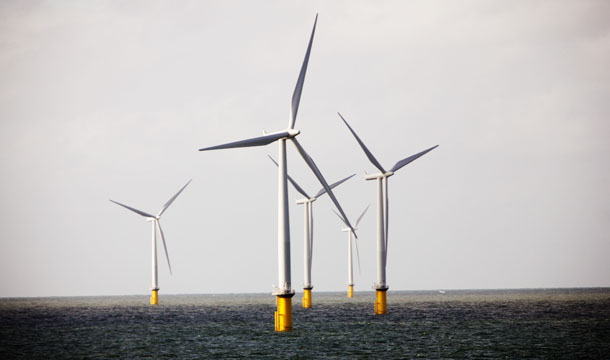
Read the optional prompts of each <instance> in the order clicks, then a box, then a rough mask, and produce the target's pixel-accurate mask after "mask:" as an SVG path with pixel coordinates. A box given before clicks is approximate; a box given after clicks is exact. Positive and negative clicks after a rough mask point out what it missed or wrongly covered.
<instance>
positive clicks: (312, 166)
mask: <svg viewBox="0 0 610 360" xmlns="http://www.w3.org/2000/svg"><path fill="white" fill-rule="evenodd" d="M291 140H292V142H293V143H294V146H296V148H297V150H298V151H299V154H301V157H303V160H305V162H306V163H307V165H308V166H309V168H310V169H311V170H312V171H313V173H314V175H315V176H316V177H317V178H318V181H320V183H321V184H322V186H323V187H324V189H326V192H327V193H328V196H330V198H331V199H332V201H333V203H335V206H336V207H337V210H339V213H340V214H341V215H343V218H344V219H345V221H346V222H347V226H348V227H349V228H350V229H352V232H353V233H354V236H355V237H356V238H358V235H356V232H355V231H354V228H353V227H352V225H351V224H350V223H349V220H348V219H347V216H345V213H344V212H343V209H342V208H341V205H339V201H337V198H336V197H335V194H333V191H332V190H331V189H330V187H329V186H328V183H327V182H326V180H325V179H324V176H322V173H321V172H320V169H318V167H317V166H316V163H315V162H314V161H313V159H312V158H311V157H310V156H309V155H308V154H307V152H305V149H303V147H302V146H301V144H300V143H299V142H298V141H297V139H296V138H292V139H291Z"/></svg>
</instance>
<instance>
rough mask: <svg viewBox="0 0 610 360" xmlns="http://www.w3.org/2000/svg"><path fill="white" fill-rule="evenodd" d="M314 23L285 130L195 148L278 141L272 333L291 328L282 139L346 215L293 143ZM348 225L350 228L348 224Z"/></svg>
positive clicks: (219, 147)
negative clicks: (273, 328)
mask: <svg viewBox="0 0 610 360" xmlns="http://www.w3.org/2000/svg"><path fill="white" fill-rule="evenodd" d="M317 21H318V15H316V19H315V21H314V24H313V30H312V31H311V37H310V38H309V44H308V46H307V52H306V53H305V59H304V60H303V65H302V66H301V71H300V72H299V78H298V80H297V84H296V87H295V89H294V93H293V94H292V103H291V107H290V118H289V120H288V128H287V129H285V130H281V131H278V132H274V133H271V134H265V135H264V136H260V137H255V138H250V139H246V140H240V141H235V142H231V143H227V144H223V145H217V146H211V147H207V148H202V149H199V151H206V150H217V149H230V148H238V147H251V146H263V145H268V144H271V143H272V142H275V141H277V142H278V145H279V149H278V239H277V242H278V244H277V246H278V248H277V250H278V287H277V288H276V289H275V290H274V292H273V294H274V295H275V296H276V300H277V301H276V302H277V311H276V312H275V331H289V330H291V329H292V297H293V296H294V290H293V289H292V285H291V280H290V227H289V219H288V182H287V164H286V140H291V141H292V143H293V144H294V146H295V147H296V148H297V151H298V152H299V154H301V157H303V159H304V160H305V162H306V163H307V165H308V166H309V167H310V168H311V170H312V171H313V173H314V175H315V176H316V177H317V178H318V181H320V183H321V184H322V186H323V187H324V189H325V190H326V192H327V193H328V196H330V198H331V200H332V201H333V202H334V203H335V206H336V207H337V209H338V210H339V212H340V213H341V215H343V218H344V219H346V220H347V216H345V213H344V212H343V209H341V206H340V205H339V202H338V201H337V198H336V197H335V195H334V194H333V192H332V190H331V189H330V187H329V186H328V183H327V182H326V180H325V179H324V177H323V176H322V173H320V170H319V169H318V167H317V166H316V164H315V163H314V161H313V160H312V159H311V157H310V156H309V155H308V154H307V152H305V149H303V147H302V146H301V144H300V143H299V142H298V141H297V139H296V136H297V135H299V134H300V131H298V130H296V129H295V128H294V125H295V122H296V119H297V112H298V110H299V102H300V100H301V93H302V91H303V83H304V82H305V73H306V72H307V63H308V62H309V54H310V53H311V45H312V43H313V37H314V34H315V32H316V24H317ZM348 224H349V223H348ZM348 226H349V227H350V228H351V225H348Z"/></svg>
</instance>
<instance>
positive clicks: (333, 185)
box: [314, 174, 356, 198]
mask: <svg viewBox="0 0 610 360" xmlns="http://www.w3.org/2000/svg"><path fill="white" fill-rule="evenodd" d="M355 175H356V174H352V175H350V176H348V177H346V178H345V179H341V180H339V181H337V182H334V183H332V184H330V185H329V187H330V188H331V189H334V188H335V187H337V186H339V185H341V184H343V183H344V182H345V181H347V180H349V179H351V178H352V177H353V176H355ZM324 194H326V189H324V188H322V189H320V191H318V193H317V194H316V195H315V196H314V197H316V198H317V197H320V196H322V195H324Z"/></svg>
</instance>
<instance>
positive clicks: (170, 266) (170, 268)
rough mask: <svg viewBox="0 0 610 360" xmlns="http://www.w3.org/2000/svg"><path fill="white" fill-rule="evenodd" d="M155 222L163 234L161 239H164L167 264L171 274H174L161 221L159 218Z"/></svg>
mask: <svg viewBox="0 0 610 360" xmlns="http://www.w3.org/2000/svg"><path fill="white" fill-rule="evenodd" d="M155 223H156V224H157V227H158V228H159V233H160V234H161V240H162V241H163V250H165V258H166V259H167V266H168V267H169V274H170V275H172V264H170V263H169V254H168V253H167V245H166V244H165V235H163V229H161V223H160V222H159V220H156V221H155Z"/></svg>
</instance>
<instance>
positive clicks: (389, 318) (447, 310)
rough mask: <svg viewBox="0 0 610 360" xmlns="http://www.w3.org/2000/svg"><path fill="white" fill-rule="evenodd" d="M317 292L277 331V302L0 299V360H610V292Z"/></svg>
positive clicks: (249, 298) (240, 297)
mask: <svg viewBox="0 0 610 360" xmlns="http://www.w3.org/2000/svg"><path fill="white" fill-rule="evenodd" d="M374 297H375V295H374V292H356V293H355V297H354V298H352V299H348V298H347V297H346V294H345V293H343V292H341V293H317V292H315V290H314V291H313V308H311V309H303V308H301V294H300V293H297V294H296V295H295V297H294V298H293V331H291V332H288V333H275V332H274V331H273V326H274V325H273V319H274V315H273V314H274V311H275V298H274V297H273V296H272V295H270V294H231V295H164V294H163V293H162V292H161V293H160V294H159V302H160V304H159V305H158V306H150V305H148V295H140V296H109V297H56V298H3V299H0V359H19V358H21V359H42V358H51V359H112V358H123V359H151V358H168V359H200V358H350V359H351V358H378V359H387V358H401V359H408V358H411V359H415V358H427V359H465V358H467V359H487V358H494V359H498V358H499V359H529V358H535V359H610V289H608V288H601V289H598V288H596V289H549V290H543V289H540V290H461V291H451V290H448V291H446V292H445V293H441V292H438V291H392V290H390V291H389V292H388V314H387V315H381V316H379V315H377V316H375V315H373V301H374Z"/></svg>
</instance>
